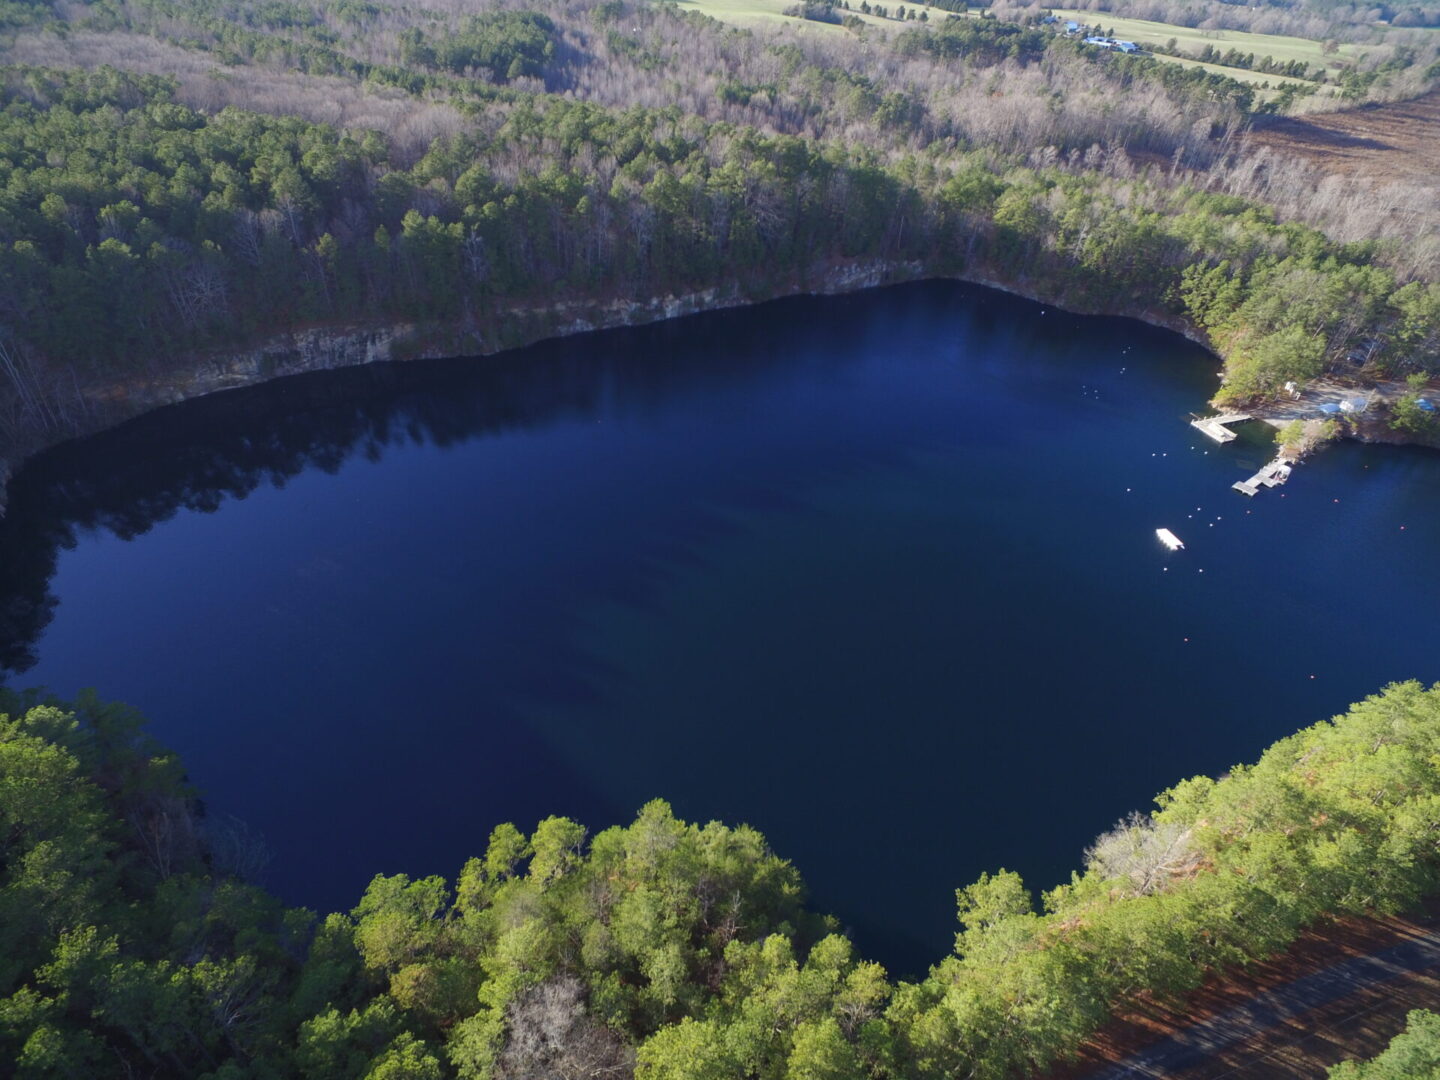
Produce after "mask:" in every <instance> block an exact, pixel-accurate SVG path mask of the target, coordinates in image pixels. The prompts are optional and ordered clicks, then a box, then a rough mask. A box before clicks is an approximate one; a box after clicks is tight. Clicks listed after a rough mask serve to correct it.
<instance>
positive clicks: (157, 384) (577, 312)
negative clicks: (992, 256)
mask: <svg viewBox="0 0 1440 1080" xmlns="http://www.w3.org/2000/svg"><path fill="white" fill-rule="evenodd" d="M920 281H955V282H960V283H963V284H968V285H976V286H980V287H982V288H987V289H994V290H996V291H997V292H1002V293H1006V294H1008V295H1011V296H1016V297H1019V298H1021V299H1024V300H1029V301H1031V302H1032V303H1037V304H1042V305H1045V306H1048V307H1054V308H1057V309H1059V310H1062V311H1067V312H1070V313H1073V314H1077V315H1102V316H1110V317H1116V318H1128V319H1135V320H1136V321H1138V322H1142V323H1145V324H1147V325H1150V326H1154V327H1158V328H1159V329H1162V330H1168V331H1170V332H1171V333H1175V334H1179V335H1180V336H1181V337H1184V338H1186V339H1187V340H1188V341H1190V342H1192V343H1194V344H1196V345H1199V346H1201V347H1202V348H1204V349H1206V350H1207V351H1209V352H1210V353H1211V355H1212V356H1214V357H1215V358H1216V360H1217V361H1219V362H1220V363H1222V364H1223V362H1224V360H1223V357H1221V356H1220V355H1219V354H1218V353H1217V352H1216V351H1215V348H1214V346H1213V345H1212V343H1211V342H1210V341H1209V340H1208V338H1207V337H1206V336H1205V335H1204V334H1203V333H1201V332H1200V331H1199V330H1198V329H1196V328H1195V327H1194V326H1193V325H1191V324H1190V323H1189V322H1188V321H1186V320H1184V319H1182V318H1179V317H1176V316H1173V315H1169V314H1168V313H1165V312H1160V311H1154V310H1147V309H1140V310H1133V309H1132V310H1122V309H1119V308H1111V307H1105V308H1094V307H1091V306H1089V305H1084V306H1082V305H1078V304H1073V303H1070V302H1066V301H1064V300H1057V299H1056V298H1054V297H1052V296H1048V295H1045V294H1044V293H1042V292H1041V291H1039V290H1037V289H1034V288H1032V287H1029V285H1028V283H1026V282H1024V281H1003V280H999V279H996V278H993V277H989V276H986V275H980V274H977V275H972V276H962V275H960V274H945V273H936V272H933V271H931V270H929V269H928V268H927V267H925V266H924V265H923V264H921V263H919V262H913V261H911V262H888V261H884V260H874V259H871V260H860V261H849V262H838V263H837V262H831V263H824V264H818V265H816V266H814V267H812V268H811V269H810V270H809V271H808V272H807V273H805V274H803V275H802V276H800V277H799V278H796V279H791V280H789V281H787V282H785V283H784V284H783V285H781V286H780V287H779V288H776V289H772V290H767V291H766V292H765V293H763V294H760V295H747V294H746V293H745V292H744V291H743V290H742V289H741V287H740V286H739V285H738V284H737V283H733V282H732V283H729V284H727V285H723V286H721V285H716V286H711V287H709V288H706V289H701V290H697V291H694V292H689V293H681V294H678V295H677V294H674V293H669V294H665V295H663V296H651V297H648V298H644V299H631V300H627V299H624V298H612V299H605V298H590V299H562V300H557V301H555V302H554V303H550V304H535V303H519V304H514V305H511V306H507V307H504V308H501V309H498V310H496V311H493V312H490V313H487V314H486V315H482V316H477V315H474V314H472V315H469V316H467V317H465V318H463V319H460V320H456V321H454V322H452V323H448V324H445V325H431V326H424V325H421V324H418V323H414V322H404V321H378V322H374V323H354V322H350V323H338V324H331V325H322V326H313V327H305V328H297V329H293V330H289V331H285V332H282V333H278V334H272V335H269V336H267V337H264V338H261V339H258V340H257V341H255V342H252V343H249V344H246V345H242V346H237V347H235V348H228V349H225V348H217V349H211V350H208V351H206V352H202V353H196V354H192V355H190V356H189V357H184V358H181V359H179V360H177V361H176V362H175V363H174V364H173V366H172V369H171V370H168V371H166V372H164V373H162V374H157V375H155V376H152V377H151V378H149V379H146V380H130V381H127V382H122V383H113V384H107V385H91V386H87V387H84V388H82V389H81V398H82V400H83V402H84V405H85V413H84V416H83V417H82V418H80V419H79V420H77V421H76V422H75V423H73V424H72V425H71V426H70V428H69V429H68V430H66V431H64V432H56V433H48V434H41V435H37V436H35V437H32V438H31V439H29V440H25V441H22V442H20V443H19V445H18V446H16V447H15V448H13V449H11V450H9V451H8V452H7V453H6V454H4V455H0V520H3V519H4V517H5V513H6V509H7V506H8V487H9V482H10V481H11V480H12V479H13V478H14V476H15V475H16V474H17V473H19V472H20V471H21V470H22V469H23V468H24V466H25V464H26V462H28V461H29V460H30V459H32V458H34V457H36V456H38V455H40V454H43V453H45V452H46V451H48V450H50V449H53V448H54V447H57V446H60V445H62V444H64V443H67V442H70V441H72V440H75V439H83V438H87V437H89V436H91V435H96V434H99V433H100V432H102V431H107V430H110V429H112V428H114V427H118V426H119V425H121V424H123V423H125V422H127V421H129V420H133V419H135V418H137V417H139V416H142V415H144V414H146V413H149V412H153V411H155V410H156V409H160V408H164V407H166V406H168V405H177V404H180V403H182V402H185V401H190V400H193V399H195V398H199V397H206V396H209V395H211V394H216V393H223V392H224V391H226V390H238V389H243V388H245V387H250V386H257V385H260V384H263V383H267V382H272V381H274V380H276V379H283V378H286V377H289V376H292V375H300V374H305V373H308V372H314V371H326V370H336V369H340V368H349V367H360V366H363V365H366V364H372V363H396V362H403V361H407V360H437V359H446V358H454V357H484V356H494V355H496V354H499V353H503V352H508V351H510V350H513V349H519V348H524V347H526V346H529V345H534V344H538V343H540V342H542V341H551V340H558V339H560V338H566V337H573V336H575V335H577V334H585V333H593V332H596V331H600V330H611V329H619V328H623V327H627V326H643V325H648V324H653V323H657V322H666V321H670V320H672V319H679V318H684V317H685V316H687V315H698V314H701V313H704V312H709V311H722V310H726V309H734V308H741V307H751V306H754V305H756V304H762V303H767V302H769V301H772V300H781V299H786V298H790V297H797V296H830V295H842V294H846V293H854V292H861V291H864V290H867V289H873V288H880V287H884V286H887V285H901V284H908V283H914V282H920ZM1207 404H1208V403H1207ZM1288 404H1291V403H1285V402H1279V403H1273V402H1272V403H1267V404H1264V405H1260V406H1257V407H1256V409H1255V413H1256V418H1257V419H1264V420H1266V421H1267V422H1269V423H1271V424H1272V425H1273V426H1279V425H1280V424H1281V423H1283V422H1284V419H1285V406H1286V405H1288ZM1382 434H1383V435H1390V436H1393V437H1392V438H1384V437H1376V436H1377V435H1382ZM1345 437H1347V438H1357V439H1359V440H1360V441H1364V442H1395V443H1399V444H1414V443H1416V441H1417V440H1414V439H1410V438H1406V437H1405V436H1404V435H1403V433H1400V432H1391V431H1388V430H1387V431H1384V432H1383V433H1380V432H1374V433H1362V432H1358V431H1357V432H1354V433H1347V434H1346V436H1345ZM1422 445H1423V444H1422Z"/></svg>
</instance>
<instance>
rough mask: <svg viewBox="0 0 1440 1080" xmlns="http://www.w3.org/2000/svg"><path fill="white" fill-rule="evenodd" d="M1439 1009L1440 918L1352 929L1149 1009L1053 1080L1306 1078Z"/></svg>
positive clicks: (1326, 932)
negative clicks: (1415, 1015) (1417, 1013)
mask: <svg viewBox="0 0 1440 1080" xmlns="http://www.w3.org/2000/svg"><path fill="white" fill-rule="evenodd" d="M1417 1008H1429V1009H1434V1010H1437V1011H1440V917H1437V913H1436V912H1435V911H1432V912H1430V913H1428V914H1425V915H1422V916H1419V917H1416V918H1386V919H1371V920H1362V919H1348V920H1345V921H1343V922H1339V923H1334V924H1330V925H1328V926H1325V927H1321V928H1318V929H1316V930H1314V931H1311V932H1309V933H1307V934H1305V935H1304V936H1303V937H1302V938H1301V939H1300V941H1299V942H1297V943H1296V946H1295V947H1294V948H1293V949H1291V950H1290V951H1289V952H1288V953H1286V954H1285V955H1283V956H1280V957H1276V958H1273V959H1272V960H1269V961H1265V962H1261V963H1258V964H1256V965H1253V966H1252V967H1251V968H1249V969H1246V970H1243V971H1239V972H1236V973H1234V974H1232V975H1231V976H1229V977H1227V978H1226V979H1223V980H1218V979H1217V980H1211V981H1210V982H1209V983H1207V984H1206V985H1205V986H1204V987H1203V988H1202V989H1200V990H1199V991H1197V992H1196V993H1195V994H1192V995H1190V997H1189V998H1188V999H1187V1000H1186V1001H1185V1002H1184V1003H1183V1004H1178V1005H1169V1006H1167V1005H1164V1004H1161V1003H1159V1002H1154V1001H1148V1000H1142V1001H1138V1002H1136V1003H1135V1005H1134V1007H1133V1008H1132V1010H1131V1011H1130V1012H1129V1013H1128V1014H1127V1015H1124V1016H1121V1017H1119V1018H1117V1019H1116V1020H1115V1021H1114V1022H1113V1023H1111V1024H1110V1025H1108V1026H1107V1027H1106V1028H1105V1030H1103V1031H1102V1032H1100V1033H1099V1034H1098V1035H1097V1036H1096V1038H1095V1039H1094V1040H1092V1041H1091V1043H1090V1044H1088V1045H1087V1046H1086V1047H1085V1048H1084V1049H1083V1051H1082V1054H1081V1059H1080V1060H1079V1061H1078V1062H1076V1063H1075V1064H1074V1065H1071V1066H1068V1067H1066V1068H1063V1069H1059V1070H1056V1071H1054V1072H1052V1073H1051V1074H1049V1077H1048V1080H1141V1078H1145V1080H1298V1078H1307V1080H1308V1078H1318V1077H1323V1076H1324V1075H1325V1070H1326V1069H1327V1068H1328V1067H1329V1066H1330V1065H1333V1064H1335V1063H1337V1062H1339V1061H1342V1060H1345V1059H1347V1058H1357V1057H1369V1056H1373V1055H1374V1054H1376V1053H1378V1052H1379V1051H1380V1050H1382V1049H1384V1047H1385V1046H1386V1044H1387V1043H1388V1042H1389V1040H1390V1039H1391V1038H1392V1037H1393V1036H1394V1035H1395V1034H1396V1033H1398V1032H1399V1031H1400V1030H1401V1028H1403V1027H1404V1024H1405V1016H1406V1014H1407V1013H1408V1012H1409V1011H1410V1010H1411V1009H1417Z"/></svg>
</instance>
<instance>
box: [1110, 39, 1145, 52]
mask: <svg viewBox="0 0 1440 1080" xmlns="http://www.w3.org/2000/svg"><path fill="white" fill-rule="evenodd" d="M1115 48H1117V49H1119V50H1120V51H1121V52H1128V53H1138V52H1139V51H1140V46H1139V45H1136V44H1135V43H1134V42H1133V41H1117V42H1115Z"/></svg>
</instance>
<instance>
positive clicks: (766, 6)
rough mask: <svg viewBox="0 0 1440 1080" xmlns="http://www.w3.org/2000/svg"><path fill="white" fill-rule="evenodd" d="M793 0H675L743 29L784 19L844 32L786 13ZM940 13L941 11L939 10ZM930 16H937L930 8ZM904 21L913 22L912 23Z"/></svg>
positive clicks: (891, 4)
mask: <svg viewBox="0 0 1440 1080" xmlns="http://www.w3.org/2000/svg"><path fill="white" fill-rule="evenodd" d="M795 2H796V0H674V3H675V6H676V7H677V8H680V9H681V10H682V11H699V12H702V13H704V14H706V15H709V16H710V17H711V18H712V19H718V20H719V21H720V22H723V23H729V24H730V25H732V26H743V27H745V28H746V29H750V30H755V29H763V28H764V27H767V26H774V25H775V24H776V23H784V24H785V25H787V26H792V27H799V28H803V29H813V30H820V31H827V32H836V33H845V32H846V31H845V29H844V28H843V27H841V26H840V25H838V24H837V23H823V22H815V21H813V20H810V19H797V18H794V17H793V16H789V15H786V14H785V9H786V8H790V7H794V6H795ZM903 3H904V0H888V2H887V3H886V4H885V6H886V7H888V8H890V9H891V10H892V11H893V10H894V9H895V8H896V7H898V6H901V5H902V4H903ZM852 6H853V7H855V8H857V9H858V8H859V7H860V0H854V2H853V4H852ZM843 14H846V15H854V16H856V17H857V18H859V19H862V20H863V21H865V22H867V23H871V24H873V25H876V26H894V27H899V26H900V25H901V23H900V22H899V21H898V20H896V19H881V18H877V17H875V16H872V15H861V14H860V12H859V11H858V10H856V11H847V12H844V13H843ZM940 14H944V13H943V12H941V13H940ZM930 17H931V18H932V19H933V18H935V17H936V15H935V13H933V12H932V14H931V16H930ZM904 25H907V26H913V25H916V24H914V23H906V24H904Z"/></svg>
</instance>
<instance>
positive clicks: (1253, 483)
mask: <svg viewBox="0 0 1440 1080" xmlns="http://www.w3.org/2000/svg"><path fill="white" fill-rule="evenodd" d="M1293 467H1294V462H1292V461H1290V460H1289V459H1287V458H1283V457H1277V458H1276V459H1275V460H1274V461H1272V462H1270V464H1269V465H1266V466H1265V467H1264V468H1263V469H1261V470H1260V471H1259V472H1257V473H1256V474H1255V475H1254V476H1252V477H1250V479H1249V480H1237V481H1235V483H1233V484H1231V485H1230V486H1231V487H1233V488H1234V489H1235V490H1236V491H1238V492H1240V493H1241V494H1242V495H1251V496H1253V495H1255V494H1256V493H1257V492H1258V491H1259V490H1260V489H1261V488H1262V487H1269V488H1273V487H1279V486H1280V485H1281V484H1283V483H1285V481H1286V480H1289V479H1290V470H1291V469H1292V468H1293Z"/></svg>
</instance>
